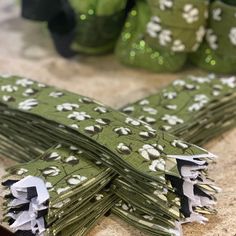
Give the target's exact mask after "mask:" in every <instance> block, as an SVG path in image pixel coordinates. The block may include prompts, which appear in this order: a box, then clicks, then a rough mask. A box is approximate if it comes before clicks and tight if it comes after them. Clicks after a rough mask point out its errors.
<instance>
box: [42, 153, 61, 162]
mask: <svg viewBox="0 0 236 236" xmlns="http://www.w3.org/2000/svg"><path fill="white" fill-rule="evenodd" d="M44 159H45V160H47V161H57V160H60V159H61V156H60V154H59V153H57V152H52V153H50V155H49V156H46V157H45V158H44Z"/></svg>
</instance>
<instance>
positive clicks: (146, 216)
mask: <svg viewBox="0 0 236 236" xmlns="http://www.w3.org/2000/svg"><path fill="white" fill-rule="evenodd" d="M143 218H144V219H145V220H150V221H152V220H153V219H154V217H153V216H150V215H143Z"/></svg>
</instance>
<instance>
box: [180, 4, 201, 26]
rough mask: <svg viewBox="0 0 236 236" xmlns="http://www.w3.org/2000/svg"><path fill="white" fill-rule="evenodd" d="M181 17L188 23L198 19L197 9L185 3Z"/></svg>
mask: <svg viewBox="0 0 236 236" xmlns="http://www.w3.org/2000/svg"><path fill="white" fill-rule="evenodd" d="M182 16H183V18H184V19H185V20H186V22H187V23H188V24H192V23H194V22H196V21H198V19H199V10H198V9H197V8H195V7H194V6H193V5H192V4H186V5H185V6H184V9H183V14H182Z"/></svg>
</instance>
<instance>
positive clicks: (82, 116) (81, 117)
mask: <svg viewBox="0 0 236 236" xmlns="http://www.w3.org/2000/svg"><path fill="white" fill-rule="evenodd" d="M67 117H68V118H69V119H72V120H78V121H83V120H86V119H90V118H91V116H90V115H88V114H87V113H86V112H83V111H82V112H77V111H74V112H73V113H72V114H70V115H68V116H67Z"/></svg>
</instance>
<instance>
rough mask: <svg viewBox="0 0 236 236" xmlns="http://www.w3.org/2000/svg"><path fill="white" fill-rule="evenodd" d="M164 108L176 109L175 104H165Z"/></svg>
mask: <svg viewBox="0 0 236 236" xmlns="http://www.w3.org/2000/svg"><path fill="white" fill-rule="evenodd" d="M166 108H167V109H169V110H176V109H177V105H166Z"/></svg>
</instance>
